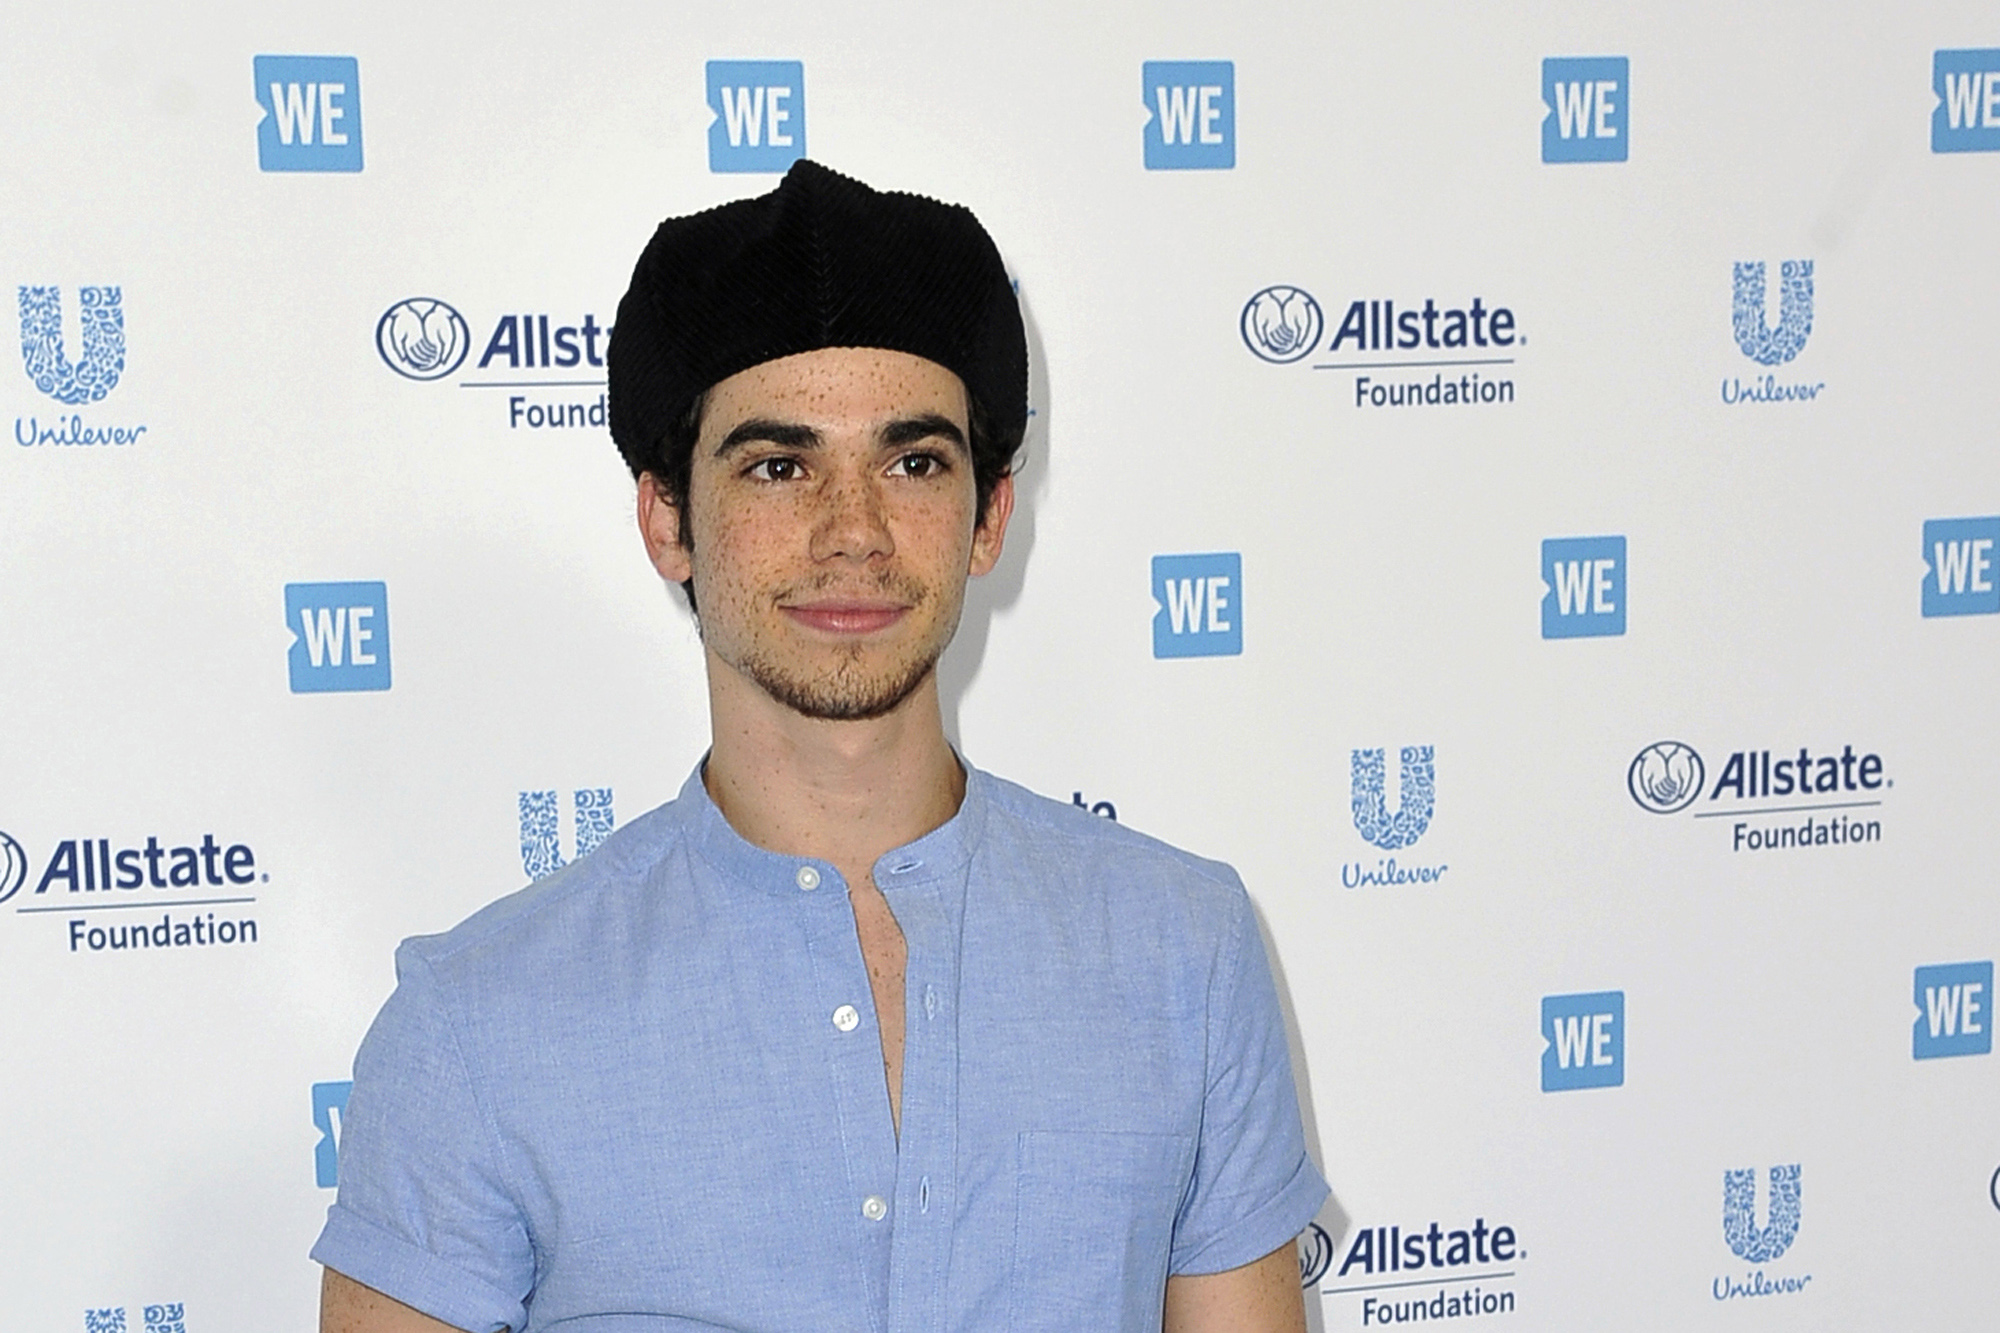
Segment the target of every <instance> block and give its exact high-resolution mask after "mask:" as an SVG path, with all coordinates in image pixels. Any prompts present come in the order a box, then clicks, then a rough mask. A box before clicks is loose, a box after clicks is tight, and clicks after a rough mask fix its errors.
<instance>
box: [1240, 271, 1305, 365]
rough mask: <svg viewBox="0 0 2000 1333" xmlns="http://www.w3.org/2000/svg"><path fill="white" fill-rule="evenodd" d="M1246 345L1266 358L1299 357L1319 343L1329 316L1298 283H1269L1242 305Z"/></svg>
mask: <svg viewBox="0 0 2000 1333" xmlns="http://www.w3.org/2000/svg"><path fill="white" fill-rule="evenodd" d="M1241 326H1242V330H1243V345H1244V346H1246V347H1248V348H1249V349H1250V350H1251V351H1253V352H1255V353H1256V354H1257V355H1258V356H1261V357H1263V358H1264V359H1265V360H1266V361H1276V362H1280V363H1282V362H1286V361H1296V360H1298V359H1299V358H1300V357H1302V356H1304V355H1306V354H1307V353H1308V352H1310V351H1312V349H1313V348H1315V347H1317V346H1319V335H1320V334H1321V333H1322V332H1323V331H1324V330H1325V328H1326V316H1325V315H1323V314H1321V313H1320V309H1319V302H1317V301H1315V300H1313V299H1312V297H1311V296H1310V295H1308V294H1307V293H1305V292H1302V291H1300V290H1299V289H1298V288H1297V287H1266V288H1265V289H1264V290H1263V291H1261V292H1258V293H1257V294H1256V295H1255V296H1253V297H1251V298H1250V303H1249V304H1248V305H1246V306H1244V307H1243V318H1242V320H1241Z"/></svg>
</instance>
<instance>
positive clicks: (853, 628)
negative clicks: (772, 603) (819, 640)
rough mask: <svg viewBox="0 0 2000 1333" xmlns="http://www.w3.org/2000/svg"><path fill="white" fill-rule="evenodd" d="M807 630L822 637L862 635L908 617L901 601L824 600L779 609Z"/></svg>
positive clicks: (906, 608) (907, 610)
mask: <svg viewBox="0 0 2000 1333" xmlns="http://www.w3.org/2000/svg"><path fill="white" fill-rule="evenodd" d="M779 609H780V610H782V611H783V612H784V613H785V614H786V615H788V616H790V617H791V618H792V620H793V621H794V622H795V623H797V624H800V625H804V626H805V627H806V628H807V629H815V630H818V631H820V632H821V633H823V634H838V635H863V634H873V633H875V632H877V631H878V630H885V629H887V628H889V626H891V625H893V624H895V623H896V622H897V621H899V620H901V619H902V618H903V617H904V616H906V615H908V614H909V610H910V608H909V607H908V606H907V605H906V604H904V603H901V602H883V601H873V600H865V599H847V598H841V599H828V600H825V601H816V602H802V603H797V604H794V605H791V606H785V607H781V608H779Z"/></svg>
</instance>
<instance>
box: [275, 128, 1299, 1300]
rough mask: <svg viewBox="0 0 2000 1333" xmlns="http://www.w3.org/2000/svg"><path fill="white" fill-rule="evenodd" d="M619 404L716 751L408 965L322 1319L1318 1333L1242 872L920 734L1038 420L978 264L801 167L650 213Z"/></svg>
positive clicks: (1291, 1117) (924, 224) (934, 214)
mask: <svg viewBox="0 0 2000 1333" xmlns="http://www.w3.org/2000/svg"><path fill="white" fill-rule="evenodd" d="M610 373H611V386H610V391H611V416H612V424H613V434H614V436H615V437H616V439H617V441H618V444H619V447H620V449H621V450H622V451H623V452H624V454H625V457H626V459H627V461H628V462H629V463H630V464H631V466H632V469H633V472H634V473H635V475H636V476H637V477H638V483H639V485H638V497H639V498H638V509H639V527H640V531H641V533H642V534H643V536H644V538H645V542H646V549H647V551H648V552H649V554H650V555H651V557H652V560H653V564H654V566H655V567H656V568H657V569H658V570H659V571H660V573H661V575H662V576H664V577H665V578H666V579H668V580H669V581H671V582H675V583H679V584H681V585H682V586H683V587H685V588H686V589H687V591H688V595H689V597H690V598H691V600H692V603H693V605H694V607H695V609H696V614H697V617H698V620H699V623H700V627H701V636H702V644H703V648H704V651H705V653H706V658H707V666H708V689H709V706H710V714H711V718H712V722H713V748H712V749H711V750H710V751H709V753H708V755H707V757H706V758H705V760H704V761H703V762H702V764H701V765H700V766H698V767H697V769H696V770H695V772H694V774H693V775H692V776H691V777H690V778H689V779H688V781H687V784H686V786H684V787H683V788H682V790H681V794H680V796H679V797H678V798H677V799H676V800H674V801H673V802H671V803H670V804H668V805H666V806H663V807H661V808H660V809H658V810H656V811H653V812H652V813H651V814H648V815H644V816H642V817H641V818H639V819H637V820H635V821H633V822H632V823H631V824H630V825H628V826H626V827H625V828H624V829H622V830H620V831H619V832H618V833H616V834H614V835H613V836H612V837H611V838H609V839H607V840H606V841H605V843H604V844H603V845H602V846H601V847H600V848H599V849H598V850H597V851H596V852H595V853H594V854H592V855H591V856H590V857H588V858H586V859H584V860H582V861H579V862H577V863H575V864H574V865H572V866H570V867H569V868H567V869H565V870H563V871H562V872H560V873H558V874H556V875H553V876H550V877H549V878H547V879H544V880H542V881H541V882H540V883H538V884H536V885H534V886H533V887H531V888H529V889H526V890H524V891H522V892H520V893H517V894H515V895H514V896H512V897H510V898H506V899H503V900H501V901H500V902H498V903H495V904H494V905H492V906H491V907H488V908H487V909H486V910H484V911H482V912H480V913H478V914H477V915H475V916H474V917H472V918H471V919H470V920H468V921H467V922H465V923H464V924H462V925H460V926H459V927H458V928H456V929H455V930H452V931H450V932H448V933H446V934H444V935H439V936H431V937H423V938H418V939H413V940H410V941H407V942H406V943H405V944H404V945H403V947H402V948H401V949H400V950H399V951H398V954H397V971H398V986H397V990H396V992H395V994H394V995H393V996H392V997H391V998H390V1000H389V1002H388V1003H387V1004H386V1005H385V1006H384V1007H383V1010H382V1013H381V1015H380V1017H378V1018H377V1020H376V1022H375V1025H374V1027H373V1028H372V1029H371V1031H370V1032H369V1035H368V1038H367V1040H366V1041H365V1042H364V1043H363V1044H362V1048H361V1051H360V1053H359V1054H358V1056H357V1057H356V1060H355V1082H354V1091H353V1094H352V1098H351V1100H350V1102H349V1105H348V1112H347V1118H346V1122H345V1131H344V1135H343V1141H342V1144H341V1169H340V1194H339V1201H338V1202H337V1203H336V1204H335V1205H334V1206H333V1208H332V1210H331V1211H330V1214H329V1217H328V1221H327V1226H326V1230H325V1231H324V1232H323V1233H322V1234H321V1236H320V1240H319V1243H318V1245H317V1246H316V1247H315V1248H314V1251H313V1257H314V1258H316V1259H318V1260H319V1261H320V1262H321V1263H323V1264H325V1265H326V1268H327V1273H326V1280H325V1286H324V1289H323V1297H322V1325H321V1326H322V1329H323V1330H325V1331H326V1333H405V1331H412V1330H437V1329H440V1328H459V1329H468V1330H473V1333H489V1331H491V1330H499V1329H503V1328H505V1329H513V1330H516V1333H535V1330H540V1329H544V1328H548V1329H562V1330H568V1329H575V1330H577V1333H584V1330H586V1329H588V1330H593V1331H595V1330H603V1331H604V1333H613V1330H618V1331H619V1333H623V1331H625V1330H631V1331H632V1333H638V1331H639V1330H649V1331H651V1330H658V1333H667V1331H668V1330H701V1329H708V1330H758V1331H759V1333H830V1331H832V1330H857V1331H858V1330H871V1331H872V1333H930V1331H931V1330H955V1331H956V1330H963V1331H965V1333H972V1331H974V1330H983V1329H993V1330H1010V1329H1011V1330H1015V1331H1016V1333H1026V1331H1028V1330H1051V1331H1052V1333H1053V1331H1054V1330H1061V1331H1062V1333H1076V1331H1077V1330H1091V1331H1092V1333H1097V1331H1098V1330H1130V1331H1131V1333H1140V1331H1142V1330H1143V1331H1144V1333H1155V1331H1156V1330H1160V1329H1161V1328H1162V1327H1164V1328H1165V1329H1167V1330H1171V1331H1172V1333H1208V1331H1211V1330H1213V1331H1214V1333H1224V1331H1225V1330H1226V1331H1227V1333H1280V1331H1281V1330H1283V1331H1286V1333H1291V1331H1293V1330H1300V1329H1303V1328H1304V1327H1305V1324H1304V1314H1303V1309H1302V1304H1301V1299H1300V1292H1299V1284H1298V1270H1297V1262H1296V1258H1295V1253H1294V1249H1293V1241H1294V1238H1295V1237H1296V1236H1297V1235H1298V1233H1299V1232H1300V1231H1301V1230H1302V1229H1303V1228H1304V1227H1305V1225H1306V1223H1307V1222H1308V1221H1310V1220H1311V1218H1312V1217H1313V1215H1314V1213H1315V1212H1317V1211H1318V1209H1319V1207H1320V1204H1321V1203H1322V1201H1323V1200H1324V1199H1325V1197H1326V1186H1325V1185H1324V1183H1323V1182H1322V1181H1321V1180H1320V1177H1319V1173H1318V1172H1317V1171H1316V1170H1315V1168H1314V1167H1313V1164H1312V1163H1311V1162H1310V1161H1309V1160H1308V1159H1307V1157H1306V1153H1305V1146H1304V1139H1303V1135H1302V1133H1301V1128H1300V1124H1299V1116H1298V1107H1297V1103H1296V1100H1295V1098H1294V1093H1293V1086H1292V1076H1291V1069H1290V1065H1289V1061H1288V1057H1287V1054H1286V1043H1285V1033H1284V1028H1283V1024H1282V1022H1281V1020H1280V1017H1279V1012H1278V1005H1277V997H1276V994H1275V992H1274V989H1273V986H1272V982H1271V977H1270V972H1269V969H1268V966H1267V963H1266V960H1265V957H1264V951H1263V944H1262V941H1261V939H1260V938H1259V935H1258V933H1257V926H1256V921H1255V918H1254V916H1253V914H1252V912H1251V910H1250V905H1249V901H1248V899H1247V898H1246V897H1245V895H1244V892H1243V889H1242V886H1241V885H1240V883H1239V882H1238V881H1237V879H1236V876H1235V874H1234V873H1233V872H1232V871H1230V870H1229V868H1228V867H1226V866H1223V865H1219V864H1216V863H1214V862H1209V861H1202V860H1199V859H1197V858H1195V857H1192V856H1188V855H1187V854H1185V853H1182V852H1178V851H1175V850H1174V849H1172V848H1170V847H1167V846H1165V845H1163V844H1161V843H1158V842H1155V841H1153V840H1151V839H1149V838H1145V837H1142V836H1140V835H1138V834H1135V833H1131V832H1129V831H1127V830H1125V829H1122V828H1120V827H1118V826H1117V825H1116V824H1113V823H1110V822H1108V821H1105V820H1102V819H1098V818H1096V817H1094V816H1091V815H1088V814H1085V813H1083V812H1081V811H1079V810H1076V809H1075V808H1073V807H1071V806H1068V805H1062V804H1059V803H1056V802H1052V801H1047V800H1043V799H1041V798H1039V797H1035V796H1032V795H1030V794H1029V793H1028V792H1026V791H1023V790H1022V789H1020V788H1018V787H1015V786H1012V785H1010V784H1008V783H1005V782H1002V781H1000V780H998V779H996V778H993V777H990V776H988V775H986V774H984V773H981V772H979V771H978V770H976V769H972V768H970V767H968V766H966V765H964V764H963V763H961V761H960V760H959V758H958V757H957V756H956V755H955V754H954V753H953V752H952V749H951V747H950V746H949V744H948V743H947V742H946V740H945V736H944V730H943V726H942V721H941V716H940V712H939V707H938V697H937V676H936V672H935V670H934V668H935V666H936V663H937V660H938V656H939V654H940V653H941V652H943V650H944V648H945V645H946V644H947V643H948V642H949V641H950V639H951V636H952V633H953V631H954V630H955V629H956V627H957V624H958V618H959V613H960V610H961V607H962V604H963V598H964V592H965V583H966V579H967V578H968V577H969V576H972V575H979V574H984V573H985V572H987V571H988V570H990V569H991V568H992V567H993V565H994V562H995V561H997V560H998V559H999V556H1000V550H1001V542H1002V540H1003V538H1004V537H1005V535H1006V531H1007V520H1008V517H1009V515H1010V514H1011V513H1012V510H1013V504H1014V491H1013V483H1012V480H1011V478H1010V477H1009V475H1008V469H1009V467H1010V464H1011V460H1012V457H1013V454H1014V452H1015V449H1016V448H1017V447H1018V445H1019V443H1020V439H1021V434H1022V430H1023V428H1024V426H1025V423H1026V414H1027V406H1026V399H1027V354H1026V342H1025V339H1024V337H1023V333H1022V326H1021V319H1020V312H1019V308H1018V306H1017V304H1016V302H1015V298H1014V294H1013V291H1012V289H1011V286H1010V284H1009V282H1008V280H1007V276H1006V272H1005V270H1004V269H1003V267H1002V265H1001V262H1000V257H999V254H998V252H997V251H996V250H995V249H994V247H993V244H992V242H991V241H990V240H989V239H988V238H987V236H986V233H985V232H984V231H983V230H982V229H981V228H980V226H979V224H978V222H977V221H976V220H975V219H974V218H973V217H972V215H971V214H970V213H969V212H967V211H966V210H964V209H962V208H955V207H949V206H946V205H943V204H938V203H935V202H933V201H931V200H927V199H921V198H918V197H916V196H911V195H897V194H886V193H877V192H875V191H873V190H870V189H869V188H868V187H866V186H864V185H861V184H860V183H858V182H855V181H852V180H849V179H847V178H845V177H842V176H838V175H836V174H834V173H833V172H830V171H827V170H826V169H824V168H822V167H819V166H817V165H815V164H813V163H810V162H800V163H799V164H797V165H796V166H795V167H794V168H793V169H792V171H791V172H790V173H789V174H788V175H787V176H786V177H785V180H784V182H783V183H782V184H781V185H780V186H779V187H778V189H777V190H776V191H774V192H773V193H771V194H769V195H765V196H763V197H761V198H757V199H751V200H745V201H742V202H739V203H735V204H729V205H725V206H724V207H722V208H718V209H713V210H710V211H709V212H706V213H702V214H697V215H695V216H693V217H687V218H677V219H670V220H669V221H667V222H665V223H663V224H662V225H661V227H660V229H659V231H658V233H657V234H656V235H655V237H654V239H653V241H652V242H651V244H650V245H649V246H648V247H647V250H646V252H645V254H644V255H643V256H642V257H641V259H640V261H639V265H638V269H637V271H636V273H635V274H634V276H633V282H632V289H631V291H630V292H629V293H627V295H626V297H625V299H624V301H623V302H622V303H621V305H620V306H619V312H618V323H617V331H616V334H615V335H614V339H613V342H612V346H611V365H610Z"/></svg>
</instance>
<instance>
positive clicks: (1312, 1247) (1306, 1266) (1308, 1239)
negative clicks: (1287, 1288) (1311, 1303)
mask: <svg viewBox="0 0 2000 1333" xmlns="http://www.w3.org/2000/svg"><path fill="white" fill-rule="evenodd" d="M1332 1267H1333V1237H1331V1236H1329V1235H1327V1234H1326V1228H1325V1227H1323V1226H1321V1225H1320V1224H1319V1223H1317V1222H1314V1223H1312V1224H1311V1225H1310V1226H1308V1227H1307V1228H1306V1232H1305V1234H1304V1235H1303V1236H1300V1237H1299V1285H1300V1286H1301V1287H1313V1286H1317V1285H1319V1280H1320V1279H1321V1278H1323V1277H1325V1276H1326V1270H1327V1269H1329V1268H1332Z"/></svg>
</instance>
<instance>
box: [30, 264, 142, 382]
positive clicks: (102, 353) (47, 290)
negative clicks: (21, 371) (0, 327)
mask: <svg viewBox="0 0 2000 1333" xmlns="http://www.w3.org/2000/svg"><path fill="white" fill-rule="evenodd" d="M76 296H77V303H78V305H79V306H80V307H81V309H80V310H79V311H78V314H79V315H80V319H79V323H80V324H81V326H82V328H83V355H82V356H81V357H79V358H78V359H77V360H76V361H74V362H72V361H70V359H69V358H68V357H66V356H64V355H63V340H62V288H60V287H23V288H21V364H22V365H23V366H24V367H25V368H26V369H27V372H28V378H29V379H31V380H33V381H34V382H35V387H36V388H37V389H40V390H41V391H42V392H43V393H45V394H47V395H48V396H49V397H51V398H53V399H55V400H56V401H57V402H59V403H69V404H71V405H75V404H77V403H94V402H97V401H99V400H100V399H102V398H103V397H104V395H105V394H107V393H110V392H111V390H112V389H113V387H115V386H116V385H117V383H118V373H119V372H120V371H122V370H124V369H125V308H124V306H123V305H122V304H120V301H121V299H122V297H123V292H122V291H121V289H119V288H117V287H79V288H77V289H76Z"/></svg>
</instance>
